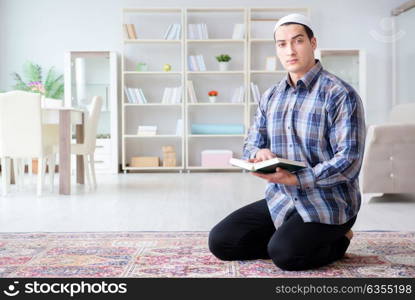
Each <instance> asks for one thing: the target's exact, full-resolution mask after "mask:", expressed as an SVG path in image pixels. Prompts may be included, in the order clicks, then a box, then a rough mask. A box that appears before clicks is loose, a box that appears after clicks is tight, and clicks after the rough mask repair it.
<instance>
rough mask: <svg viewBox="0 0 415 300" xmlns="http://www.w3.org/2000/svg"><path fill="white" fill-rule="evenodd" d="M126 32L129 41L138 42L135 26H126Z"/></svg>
mask: <svg viewBox="0 0 415 300" xmlns="http://www.w3.org/2000/svg"><path fill="white" fill-rule="evenodd" d="M124 31H125V36H126V38H127V39H129V40H136V39H137V32H136V31H135V25H134V24H124Z"/></svg>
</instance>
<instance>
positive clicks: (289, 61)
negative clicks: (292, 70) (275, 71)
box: [287, 58, 298, 64]
mask: <svg viewBox="0 0 415 300" xmlns="http://www.w3.org/2000/svg"><path fill="white" fill-rule="evenodd" d="M297 61H298V59H296V58H293V59H290V60H287V63H288V64H295V63H296V62H297Z"/></svg>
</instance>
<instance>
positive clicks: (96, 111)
mask: <svg viewBox="0 0 415 300" xmlns="http://www.w3.org/2000/svg"><path fill="white" fill-rule="evenodd" d="M101 107H102V98H101V97H99V96H95V97H94V98H93V99H92V103H91V110H90V111H89V114H88V118H87V120H86V121H85V135H84V143H83V144H72V145H71V154H74V155H82V156H83V161H84V168H85V177H86V183H87V185H88V186H89V187H90V188H91V189H95V188H96V187H97V180H96V176H95V161H94V152H95V148H96V140H97V127H98V121H99V116H100V114H101ZM88 160H89V161H88ZM90 172H91V174H92V185H91V178H90Z"/></svg>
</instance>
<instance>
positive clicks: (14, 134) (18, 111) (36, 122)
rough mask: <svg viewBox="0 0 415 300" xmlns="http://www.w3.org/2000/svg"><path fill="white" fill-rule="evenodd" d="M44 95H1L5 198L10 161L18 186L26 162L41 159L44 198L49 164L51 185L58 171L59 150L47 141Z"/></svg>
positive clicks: (39, 181)
mask: <svg viewBox="0 0 415 300" xmlns="http://www.w3.org/2000/svg"><path fill="white" fill-rule="evenodd" d="M40 98H41V97H40V94H35V93H29V92H24V91H12V92H7V93H2V94H0V157H1V162H2V167H3V170H2V171H3V172H2V173H3V174H2V175H3V176H2V186H3V191H2V193H3V195H6V194H7V192H8V187H9V183H10V159H13V160H14V166H15V169H14V170H15V178H16V184H19V183H20V184H21V183H22V179H23V174H24V164H23V163H22V160H26V159H28V158H30V159H31V158H37V159H38V177H37V195H39V196H40V195H41V193H42V188H43V181H44V177H45V169H46V161H49V173H50V178H51V182H53V176H54V171H55V161H56V153H57V147H56V144H55V143H54V142H52V141H49V140H48V139H47V138H45V134H44V128H43V126H42V112H41V106H40V101H41V100H40Z"/></svg>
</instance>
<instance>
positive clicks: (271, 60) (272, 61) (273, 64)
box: [265, 56, 277, 71]
mask: <svg viewBox="0 0 415 300" xmlns="http://www.w3.org/2000/svg"><path fill="white" fill-rule="evenodd" d="M276 69H277V57H276V56H267V58H266V60H265V70H267V71H275V70H276Z"/></svg>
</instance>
